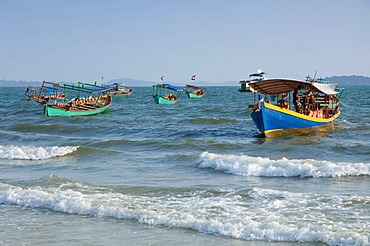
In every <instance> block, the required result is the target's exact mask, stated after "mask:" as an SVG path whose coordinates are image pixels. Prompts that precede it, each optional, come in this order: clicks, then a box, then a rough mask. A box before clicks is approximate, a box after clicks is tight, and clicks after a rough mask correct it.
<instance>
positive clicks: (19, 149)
mask: <svg viewBox="0 0 370 246" xmlns="http://www.w3.org/2000/svg"><path fill="white" fill-rule="evenodd" d="M78 148H79V146H62V147H59V146H49V147H36V146H13V145H7V146H3V145H0V159H9V160H44V159H50V158H54V157H60V156H65V155H68V154H70V153H72V152H74V151H76V150H77V149H78Z"/></svg>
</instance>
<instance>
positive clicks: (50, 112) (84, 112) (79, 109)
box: [44, 97, 112, 117]
mask: <svg viewBox="0 0 370 246" xmlns="http://www.w3.org/2000/svg"><path fill="white" fill-rule="evenodd" d="M111 104H112V98H111V97H109V98H108V99H107V100H106V101H105V102H104V103H103V104H99V105H100V106H95V107H89V108H87V107H84V106H83V105H77V106H72V107H70V108H66V107H65V106H59V105H48V104H46V105H44V113H45V115H46V116H51V117H55V116H88V115H95V114H100V113H102V112H104V111H105V110H107V109H108V108H109V106H110V105H111Z"/></svg>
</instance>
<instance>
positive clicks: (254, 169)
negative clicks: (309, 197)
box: [199, 152, 370, 177]
mask: <svg viewBox="0 0 370 246" xmlns="http://www.w3.org/2000/svg"><path fill="white" fill-rule="evenodd" d="M199 162H200V167H202V168H213V169H215V170H218V171H223V172H226V173H231V174H235V175H242V176H263V177H340V176H359V175H370V163H346V162H330V161H318V160H313V159H293V160H289V159H287V158H282V159H280V160H271V159H269V158H263V157H251V156H247V155H240V156H239V155H223V154H214V153H208V152H203V153H202V154H201V155H200V157H199Z"/></svg>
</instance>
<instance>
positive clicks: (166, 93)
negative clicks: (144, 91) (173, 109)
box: [152, 84, 182, 104]
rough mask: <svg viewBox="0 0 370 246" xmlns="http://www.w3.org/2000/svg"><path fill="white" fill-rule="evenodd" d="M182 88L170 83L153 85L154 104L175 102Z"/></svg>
mask: <svg viewBox="0 0 370 246" xmlns="http://www.w3.org/2000/svg"><path fill="white" fill-rule="evenodd" d="M181 92H182V90H181V89H180V88H178V87H176V86H174V85H171V84H157V85H153V94H152V96H153V98H154V102H155V103H156V104H175V103H177V102H178V100H179V96H180V94H181Z"/></svg>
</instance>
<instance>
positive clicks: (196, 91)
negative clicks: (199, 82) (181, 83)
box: [184, 85, 205, 99]
mask: <svg viewBox="0 0 370 246" xmlns="http://www.w3.org/2000/svg"><path fill="white" fill-rule="evenodd" d="M184 91H185V93H186V95H187V96H188V98H191V99H194V98H202V97H203V96H204V92H205V89H204V88H201V87H199V86H195V85H186V86H185V89H184Z"/></svg>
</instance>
